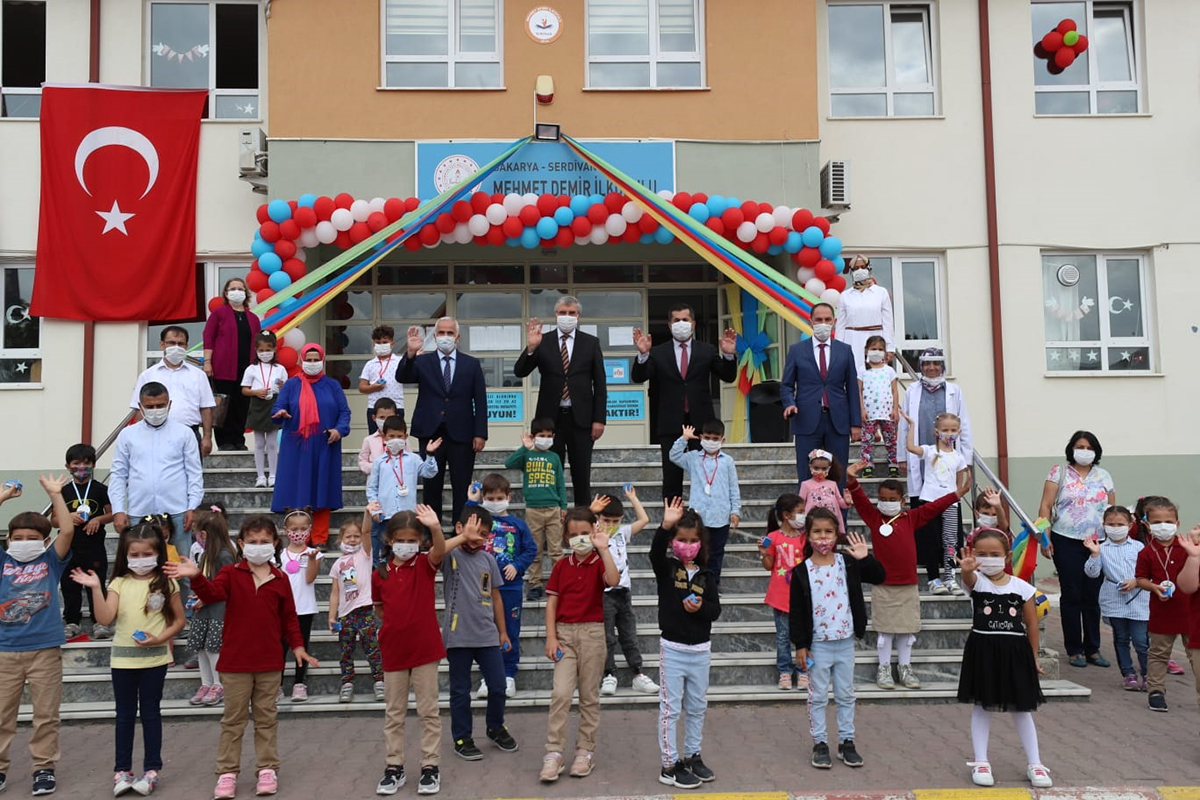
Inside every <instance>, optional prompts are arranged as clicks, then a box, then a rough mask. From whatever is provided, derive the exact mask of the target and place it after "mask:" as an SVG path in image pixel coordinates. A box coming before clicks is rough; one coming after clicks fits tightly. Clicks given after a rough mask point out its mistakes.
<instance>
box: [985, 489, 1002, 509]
mask: <svg viewBox="0 0 1200 800" xmlns="http://www.w3.org/2000/svg"><path fill="white" fill-rule="evenodd" d="M983 502H985V503H987V504H988V505H989V506H991V507H992V508H999V507H1000V493H999V492H997V491H996V490H995V489H993V488H992V487H990V486H989V487H988V488H986V489H984V490H983Z"/></svg>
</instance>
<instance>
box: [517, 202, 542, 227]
mask: <svg viewBox="0 0 1200 800" xmlns="http://www.w3.org/2000/svg"><path fill="white" fill-rule="evenodd" d="M541 218H542V215H541V214H539V213H538V209H537V206H536V205H533V206H521V210H520V211H518V212H517V219H519V220H521V224H522V225H524V226H525V227H526V228H532V227H533V226H534V225H537V221H538V220H539V219H541Z"/></svg>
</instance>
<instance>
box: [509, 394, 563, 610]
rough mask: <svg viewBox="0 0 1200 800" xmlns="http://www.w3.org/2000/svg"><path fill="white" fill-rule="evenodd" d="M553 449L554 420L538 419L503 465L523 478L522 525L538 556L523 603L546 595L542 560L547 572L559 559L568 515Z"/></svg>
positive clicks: (531, 570) (531, 569)
mask: <svg viewBox="0 0 1200 800" xmlns="http://www.w3.org/2000/svg"><path fill="white" fill-rule="evenodd" d="M553 446H554V420H552V419H550V418H548V417H538V418H537V419H535V420H533V422H531V423H530V425H529V433H526V434H522V435H521V447H520V448H519V449H518V450H517V451H516V452H515V453H513V454H512V455H511V456H509V457H508V458H507V459H505V461H504V467H505V469H519V470H521V472H522V473H523V475H524V491H525V522H526V524H527V525H528V526H529V533H530V535H531V536H532V537H533V543H534V546H536V547H537V553H536V554H535V555H534V557H533V563H532V564H530V565H529V572H528V575H527V576H526V583H527V584H528V587H527V594H526V599H528V600H537V599H539V598H541V597H542V596H543V595H545V592H544V591H543V589H542V556H543V554H548V555H549V556H550V568H551V569H554V565H555V564H557V563H558V560H559V559H560V558H562V555H563V553H562V518H563V515H564V514H566V513H567V484H566V480H565V479H564V478H563V465H562V459H561V458H560V457H559V455H558V453H556V452H554V451H553V450H551V449H550V448H551V447H553Z"/></svg>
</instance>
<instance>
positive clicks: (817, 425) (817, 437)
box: [780, 303, 862, 485]
mask: <svg viewBox="0 0 1200 800" xmlns="http://www.w3.org/2000/svg"><path fill="white" fill-rule="evenodd" d="M810 319H811V321H812V328H813V335H812V338H811V339H806V340H804V341H802V342H800V343H799V344H794V345H792V346H791V348H790V349H789V350H788V355H787V365H786V366H785V367H784V369H783V386H782V387H781V388H780V394H781V395H782V398H783V418H784V419H791V420H792V433H793V434H794V435H795V437H796V474H797V475H798V476H799V478H800V480H801V481H805V480H808V478H809V473H808V453H809V451H811V450H813V449H815V448H818V447H819V448H821V449H822V450H828V451H829V452H830V453H833V455H834V457H836V458H837V460H838V461H839V462H841V465H842V470H843V475H844V474H845V473H844V470H845V468H846V463H847V461H848V460H849V458H850V440H851V439H854V440H855V441H857V440H858V438H859V436H860V435H861V427H862V404H861V402H860V399H859V391H858V370H857V369H856V367H855V364H854V351H853V350H852V349H851V348H850V345H848V344H846V343H845V342H837V341H833V340H831V339H830V338H829V337H830V335H831V334H832V333H833V306H831V305H829V304H828V303H818V304H817V305H815V306H813V309H812V314H811V317H810ZM842 481H843V482H844V481H845V477H843V478H842ZM842 485H844V483H843V484H842Z"/></svg>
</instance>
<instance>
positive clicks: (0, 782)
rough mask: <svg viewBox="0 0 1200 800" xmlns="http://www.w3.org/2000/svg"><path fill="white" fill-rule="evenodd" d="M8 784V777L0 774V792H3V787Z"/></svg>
mask: <svg viewBox="0 0 1200 800" xmlns="http://www.w3.org/2000/svg"><path fill="white" fill-rule="evenodd" d="M7 782H8V776H7V775H5V774H4V773H3V772H0V792H2V791H4V786H5V784H6V783H7Z"/></svg>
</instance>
